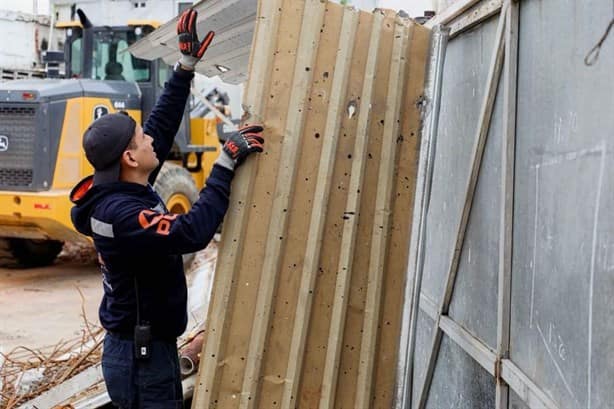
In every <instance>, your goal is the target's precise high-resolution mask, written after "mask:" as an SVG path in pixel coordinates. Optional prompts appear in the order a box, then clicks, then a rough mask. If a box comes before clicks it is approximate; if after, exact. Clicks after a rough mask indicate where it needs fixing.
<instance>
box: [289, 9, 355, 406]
mask: <svg viewBox="0 0 614 409" xmlns="http://www.w3.org/2000/svg"><path fill="white" fill-rule="evenodd" d="M358 15H359V13H358V11H357V10H356V9H354V8H350V7H347V8H345V10H344V13H343V22H342V27H341V33H340V41H339V46H338V49H339V51H338V54H337V59H336V62H335V72H334V74H333V83H332V92H331V97H330V104H329V105H330V112H329V114H328V116H327V118H326V125H325V130H324V136H323V137H324V144H323V147H322V153H321V157H320V164H319V168H318V176H317V183H316V192H315V197H314V199H313V209H312V213H311V221H310V227H309V232H308V234H307V248H306V250H305V258H304V264H303V271H302V273H301V283H300V289H299V298H298V303H297V308H296V312H295V315H294V328H293V331H292V341H291V345H290V354H289V357H288V367H287V370H286V377H285V379H286V382H285V385H284V392H283V398H282V403H281V407H282V408H286V409H290V408H293V407H295V406H296V397H297V395H298V386H299V378H300V373H301V370H302V363H303V353H304V349H305V342H306V337H307V329H308V325H309V319H310V313H311V305H312V302H313V290H314V286H315V280H316V277H317V272H318V264H319V260H320V250H321V246H322V235H323V233H324V226H325V220H326V219H325V217H322V215H323V214H326V208H327V206H328V196H329V194H330V188H331V184H332V176H333V169H334V164H335V160H334V159H335V153H336V150H337V141H338V140H339V130H340V126H341V116H342V115H345V106H344V103H345V97H346V90H347V84H348V80H349V72H350V68H351V62H352V52H353V48H354V47H353V42H354V39H355V35H356V29H357V27H358Z"/></svg>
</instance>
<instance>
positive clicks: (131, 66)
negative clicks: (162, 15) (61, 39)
mask: <svg viewBox="0 0 614 409" xmlns="http://www.w3.org/2000/svg"><path fill="white" fill-rule="evenodd" d="M158 26H159V23H157V22H154V21H129V22H128V25H126V26H115V27H111V26H94V27H89V28H87V29H85V28H83V26H82V25H81V24H79V23H76V24H74V25H72V26H64V27H66V42H65V46H64V55H65V72H66V77H67V78H83V79H93V80H101V81H128V82H134V83H136V84H137V85H138V87H139V89H140V91H141V110H142V117H143V118H147V117H148V116H149V113H150V112H151V110H152V109H153V106H154V104H155V101H156V100H157V98H158V96H159V95H160V94H161V92H162V87H163V85H164V82H165V81H166V79H167V78H168V75H169V72H170V68H169V66H168V65H166V64H165V63H164V62H163V61H161V60H155V61H147V60H142V59H140V58H136V57H134V56H132V55H131V54H130V53H129V52H128V51H127V49H128V47H129V46H130V45H132V44H133V43H135V42H136V41H138V40H140V39H141V38H143V37H145V36H146V35H147V34H149V33H151V32H152V31H153V30H155V29H156V28H157V27H158ZM117 108H118V109H122V107H120V106H118V107H117Z"/></svg>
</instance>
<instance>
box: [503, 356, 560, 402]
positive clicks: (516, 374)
mask: <svg viewBox="0 0 614 409" xmlns="http://www.w3.org/2000/svg"><path fill="white" fill-rule="evenodd" d="M501 377H502V378H503V380H504V381H505V382H506V383H507V384H508V385H509V387H510V388H512V390H513V391H514V392H515V393H516V395H518V396H519V397H520V399H522V400H523V401H524V402H525V403H526V404H527V405H528V406H529V407H530V408H532V409H542V408H544V409H557V408H559V405H558V404H557V403H556V402H554V401H553V400H552V399H551V398H550V397H549V396H548V395H546V394H545V393H544V392H542V390H541V389H540V388H539V386H537V385H536V384H535V383H534V382H533V381H532V380H531V378H529V377H528V376H526V375H525V374H524V373H523V372H522V371H521V370H520V368H518V367H517V366H516V364H514V363H513V362H512V361H510V360H509V359H504V360H502V362H501Z"/></svg>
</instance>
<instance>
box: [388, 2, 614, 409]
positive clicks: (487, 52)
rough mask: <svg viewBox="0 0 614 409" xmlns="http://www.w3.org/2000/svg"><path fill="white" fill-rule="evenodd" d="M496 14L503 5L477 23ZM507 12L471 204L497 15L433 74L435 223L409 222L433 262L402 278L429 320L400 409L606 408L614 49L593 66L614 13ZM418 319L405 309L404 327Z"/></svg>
mask: <svg viewBox="0 0 614 409" xmlns="http://www.w3.org/2000/svg"><path fill="white" fill-rule="evenodd" d="M486 3H490V4H492V3H496V2H493V1H489V2H487V1H483V2H482V3H479V4H477V5H476V7H475V9H474V10H478V9H479V8H480V7H482V8H484V7H486V6H488V5H487V4H486ZM503 8H504V10H506V11H505V13H506V14H507V17H506V19H505V20H506V21H505V24H506V25H505V27H504V29H503V32H504V38H505V41H504V43H505V45H504V48H507V50H506V51H508V54H506V55H505V63H504V64H503V66H502V73H501V79H500V81H499V82H498V85H496V84H497V83H496V82H495V85H494V86H493V89H496V90H497V92H496V96H495V98H494V103H493V104H492V119H491V121H490V126H489V127H488V128H487V129H488V131H487V134H486V139H485V145H484V149H483V157H482V161H481V166H480V167H479V173H477V179H476V181H477V185H476V187H475V193H474V194H473V195H472V194H471V193H472V190H471V189H468V188H467V186H468V180H469V178H470V174H471V173H470V171H471V168H472V164H475V163H477V164H479V162H473V158H474V156H473V155H474V152H477V153H478V154H477V155H476V156H477V158H478V159H479V158H480V146H479V145H477V146H476V145H475V143H476V140H477V138H478V130H479V126H480V118H481V116H480V113H481V111H482V110H483V107H484V106H485V107H486V108H487V107H488V105H484V99H485V96H486V94H487V87H486V84H487V78H488V74H489V68H491V66H492V63H491V61H492V55H493V50H494V47H495V43H496V32H497V25H498V24H499V22H500V21H503V20H500V19H499V17H500V16H499V14H495V15H494V16H493V17H490V18H487V19H485V20H484V21H483V22H481V23H480V24H479V25H477V26H474V27H471V28H469V29H468V30H466V31H462V32H457V33H454V34H455V36H454V37H453V38H451V39H449V41H448V43H447V47H446V49H445V53H444V55H445V61H441V60H440V61H439V62H438V63H439V64H441V63H443V71H442V77H441V90H440V101H441V102H440V104H439V106H438V107H439V120H438V121H437V123H436V126H435V127H434V129H430V131H432V132H430V135H426V134H425V135H423V138H424V139H423V146H424V145H425V143H427V142H428V138H432V140H431V143H432V146H433V149H434V151H433V154H432V159H433V160H432V163H431V168H430V169H431V172H425V178H426V180H428V177H432V184H431V185H430V192H428V191H427V196H426V197H425V198H424V200H423V208H422V210H423V214H424V215H425V216H424V217H423V219H422V220H420V217H419V215H420V212H419V211H418V209H416V211H415V212H414V215H416V216H415V219H414V225H416V223H420V222H422V224H423V226H424V229H423V233H422V234H421V235H417V236H416V235H415V236H414V237H412V239H413V240H416V241H417V242H414V243H412V249H413V251H414V253H416V254H417V252H418V249H419V248H420V246H423V247H424V256H423V258H422V259H420V257H419V256H418V255H416V254H414V257H413V259H411V261H410V263H409V268H408V274H409V277H410V283H411V284H412V285H413V286H414V288H413V289H412V288H408V297H409V295H411V294H412V291H413V294H416V295H415V296H414V297H419V306H420V307H419V310H418V311H417V315H416V316H415V318H414V319H413V321H412V322H411V325H412V328H411V329H408V330H407V331H408V332H407V333H406V338H405V339H404V342H405V343H406V345H405V347H406V349H405V350H404V351H405V352H406V354H407V355H406V356H405V358H404V359H406V360H407V361H406V362H407V364H406V365H404V366H406V367H408V368H409V370H406V371H405V372H404V373H403V372H402V371H401V372H400V374H401V376H400V384H401V385H402V388H401V389H402V390H401V392H400V394H399V399H398V402H397V407H427V408H485V409H486V408H493V407H498V408H504V407H509V408H525V407H561V408H611V407H612V405H614V388H613V387H612V386H613V384H612V382H613V379H614V376H613V374H614V343H613V342H612V341H611V339H612V336H613V335H614V318H613V317H614V315H613V312H614V302H612V295H613V294H614V189H613V187H614V166H613V165H614V153H613V152H614V38H608V39H607V40H606V41H605V42H604V43H603V47H602V49H601V52H600V56H599V59H598V60H597V62H596V63H595V64H594V65H593V66H590V67H589V66H587V65H585V63H584V57H585V55H586V54H587V52H588V51H589V50H590V49H591V48H592V47H593V45H595V43H596V42H597V41H598V40H599V38H600V37H601V36H602V34H603V32H604V30H605V29H606V28H607V26H608V24H609V22H610V21H611V19H612V18H613V13H614V9H613V8H614V4H613V3H612V1H610V0H598V1H592V2H590V6H588V5H584V4H582V5H581V4H580V2H578V1H576V0H540V1H537V0H522V1H520V2H519V3H512V5H511V6H510V8H509V10H508V4H507V2H506V1H504V2H503ZM470 11H471V10H470ZM457 22H458V20H457ZM518 22H519V23H518ZM446 24H447V25H449V26H453V22H452V21H450V22H446ZM457 27H458V26H457ZM516 28H517V29H516ZM516 34H517V36H516ZM612 35H614V33H613V34H611V35H610V36H612ZM515 39H517V40H516V41H517V43H515ZM516 44H517V49H518V53H516V52H514V51H515V45H516ZM509 52H511V54H510V53H509ZM516 67H517V73H518V75H517V78H516V76H515V75H514V73H515V69H516ZM439 68H441V65H440V66H439ZM436 70H437V64H433V65H432V66H431V75H432V74H433V72H434V71H436ZM494 78H495V80H496V79H497V75H496V70H495V77H494ZM506 86H509V87H510V88H509V89H506ZM432 102H433V100H432V99H431V100H430V101H427V103H431V105H430V106H428V107H427V110H426V116H427V118H426V120H427V122H428V119H429V118H428V117H429V115H433V114H434V112H435V111H436V108H437V107H436V106H433V105H432ZM435 102H436V101H435ZM485 112H488V109H486V110H485ZM486 117H487V119H488V115H487V116H486ZM483 123H485V124H488V122H487V121H486V122H483ZM426 131H429V129H428V127H427V129H426ZM424 159H426V157H425V158H424ZM426 162H427V161H426V160H424V161H421V167H422V168H423V169H427V168H428V166H427V163H426ZM429 173H430V174H429ZM418 183H420V180H419V181H418ZM506 183H507V185H506ZM469 186H471V185H470V184H469ZM506 186H507V187H506ZM467 192H469V194H468V195H467ZM471 197H473V201H472V202H471V200H467V198H471ZM417 202H418V201H417ZM463 209H470V211H469V213H468V215H469V217H468V222H467V223H466V230H464V229H463V227H464V226H465V225H464V224H463V223H462V219H461V215H462V211H463ZM506 215H507V219H506ZM414 231H415V230H414ZM463 233H464V234H463ZM458 237H460V238H459V239H457V238H458ZM459 244H460V246H459ZM455 245H456V246H457V248H458V249H459V253H458V256H459V258H458V268H454V267H455V266H454V264H453V263H452V261H453V260H454V257H453V254H454V252H453V249H454V248H455ZM450 273H451V274H450ZM454 274H456V277H454ZM446 284H450V286H449V288H451V299H450V300H449V303H447V302H446V301H445V300H444V298H443V294H445V289H446ZM417 301H418V300H417V299H416V301H415V302H417ZM410 307H411V298H410V297H409V301H408V308H406V312H407V316H406V319H407V320H410V317H411V308H410ZM412 348H415V349H412ZM402 359H403V358H402ZM429 362H430V363H431V368H432V369H433V372H432V377H431V376H429V375H430V373H428V371H427V369H428V367H429ZM425 380H426V386H427V387H426V388H424V386H425ZM429 385H430V388H429ZM410 402H411V404H410Z"/></svg>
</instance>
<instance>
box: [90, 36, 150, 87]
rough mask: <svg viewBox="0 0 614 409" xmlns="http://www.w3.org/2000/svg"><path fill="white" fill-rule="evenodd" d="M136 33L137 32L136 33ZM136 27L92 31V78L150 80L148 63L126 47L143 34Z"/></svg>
mask: <svg viewBox="0 0 614 409" xmlns="http://www.w3.org/2000/svg"><path fill="white" fill-rule="evenodd" d="M137 33H138V34H137ZM144 35H145V34H144V32H143V30H141V28H140V27H137V28H136V29H133V28H129V29H126V30H113V29H111V28H110V27H109V28H108V29H106V30H96V31H94V32H93V40H94V44H93V59H94V61H93V66H92V76H91V78H93V79H98V80H120V81H136V82H147V81H149V80H150V63H149V61H146V60H141V59H139V58H135V57H133V56H132V55H130V53H129V52H128V51H126V49H127V48H128V47H129V46H130V45H132V43H134V42H135V41H137V40H138V39H139V38H140V37H142V36H144Z"/></svg>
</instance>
